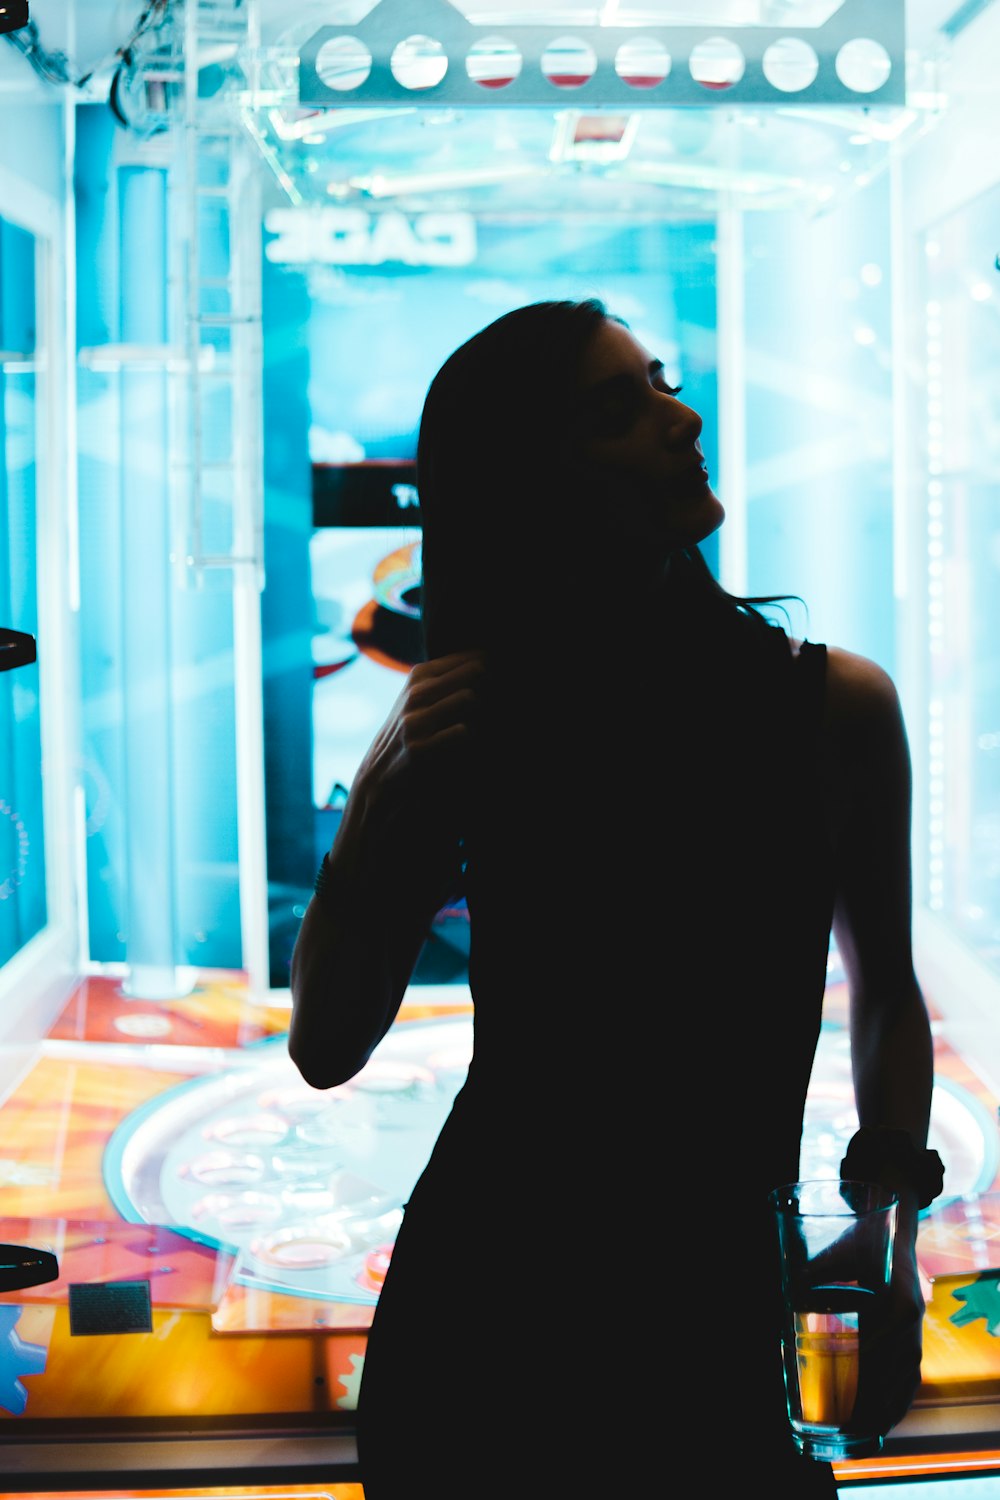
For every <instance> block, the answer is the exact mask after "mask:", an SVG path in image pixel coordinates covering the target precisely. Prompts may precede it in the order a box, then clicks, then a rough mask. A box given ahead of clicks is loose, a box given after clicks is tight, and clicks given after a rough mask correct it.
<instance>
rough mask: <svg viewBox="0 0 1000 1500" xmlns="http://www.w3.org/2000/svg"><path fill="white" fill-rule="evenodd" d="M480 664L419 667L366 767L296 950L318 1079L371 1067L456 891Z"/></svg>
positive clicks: (312, 1069) (296, 1036)
mask: <svg viewBox="0 0 1000 1500" xmlns="http://www.w3.org/2000/svg"><path fill="white" fill-rule="evenodd" d="M482 672H483V654H482V652H479V651H461V652H455V653H453V654H452V655H450V656H442V657H439V658H436V659H435V660H433V661H430V662H424V663H421V664H420V665H419V666H416V667H414V668H413V669H412V670H411V671H410V672H409V673H408V675H407V678H406V681H405V683H404V685H403V689H402V691H401V692H400V694H399V697H398V698H397V699H396V702H395V704H394V705H393V708H392V712H391V713H390V714H389V717H388V718H387V719H386V721H385V723H384V724H383V726H382V728H381V729H380V730H379V732H378V734H377V735H376V736H375V739H374V740H373V742H372V744H371V746H370V747H369V749H368V751H367V753H366V755H365V757H364V759H363V760H362V762H361V765H360V767H359V768H358V772H357V775H356V776H355V778H354V782H353V784H352V786H351V791H350V794H349V796H348V799H347V804H346V806H345V808H344V815H343V818H342V820H341V824H340V827H339V829H338V831H337V836H336V838H335V839H334V842H333V847H332V849H331V850H330V852H329V854H328V855H327V856H326V866H327V868H326V871H325V874H324V879H323V887H324V889H323V890H322V892H321V893H318V894H317V895H314V896H313V898H312V900H311V901H310V902H309V905H308V907H307V908H306V912H305V916H304V917H303V919H302V926H301V928H300V929H299V934H298V937H297V939H296V942H295V947H294V950H293V952H292V962H291V992H292V1020H291V1026H290V1028H289V1036H288V1051H289V1055H290V1057H291V1058H292V1061H293V1062H294V1063H295V1065H296V1067H297V1068H298V1070H299V1072H300V1073H301V1074H302V1076H303V1078H304V1079H305V1080H306V1082H307V1083H310V1084H312V1085H313V1087H315V1088H330V1087H332V1086H333V1085H334V1084H338V1083H343V1082H345V1081H346V1080H347V1079H348V1078H353V1076H354V1075H355V1074H356V1073H357V1072H359V1071H360V1069H361V1068H363V1067H364V1065H365V1063H366V1062H367V1061H368V1058H369V1057H370V1056H371V1054H372V1052H373V1050H374V1048H375V1047H376V1046H377V1044H378V1043H379V1042H380V1041H381V1039H382V1037H383V1036H384V1035H385V1033H386V1032H387V1031H388V1029H389V1027H390V1026H391V1025H392V1022H393V1020H394V1019H395V1016H396V1012H397V1011H398V1009H399V1006H400V1002H401V1001H402V998H403V995H404V993H405V991H406V987H407V985H408V984H409V982H410V976H411V975H412V973H413V968H414V965H415V964H416V961H417V958H418V957H419V954H420V949H421V947H422V946H423V943H424V941H425V939H426V937H427V934H428V931H429V928H430V924H431V922H432V920H433V918H434V915H435V913H436V912H437V911H438V910H439V909H440V907H441V906H442V905H443V903H444V902H445V901H446V900H447V899H448V897H449V896H450V895H453V894H454V893H455V890H456V886H457V881H458V876H459V869H460V840H461V838H462V836H463V833H464V831H465V818H466V809H467V793H468V788H469V771H470V762H471V755H472V748H473V741H474V725H475V718H476V708H477V703H478V699H479V693H480V687H481V682H482Z"/></svg>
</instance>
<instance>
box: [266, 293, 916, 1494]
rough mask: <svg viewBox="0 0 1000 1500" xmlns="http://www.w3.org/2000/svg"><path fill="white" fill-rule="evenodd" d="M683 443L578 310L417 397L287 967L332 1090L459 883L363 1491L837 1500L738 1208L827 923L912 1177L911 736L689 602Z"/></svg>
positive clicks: (900, 1279) (383, 1299)
mask: <svg viewBox="0 0 1000 1500" xmlns="http://www.w3.org/2000/svg"><path fill="white" fill-rule="evenodd" d="M701 426H702V424H701V419H700V417H699V416H698V415H697V414H696V413H695V412H694V411H693V410H692V409H691V408H690V407H688V406H686V405H685V404H684V403H683V402H682V401H681V400H680V399H679V392H678V390H676V389H674V388H672V387H671V386H670V385H669V384H668V383H667V380H666V378H665V372H664V368H663V365H662V364H661V363H660V361H659V360H658V359H657V358H656V357H655V351H650V350H647V349H645V348H644V347H643V346H642V345H641V344H640V343H639V342H638V341H637V340H636V338H635V337H634V336H633V335H632V333H631V332H630V330H629V329H628V327H627V326H626V325H625V324H624V323H623V322H622V321H621V320H619V319H617V318H615V317H613V316H611V315H610V314H609V313H608V312H607V311H606V309H605V308H604V306H603V305H602V304H601V303H599V302H596V301H583V302H579V303H570V302H549V303H540V304H536V305H533V306H528V307H524V308H521V309H518V310H517V311H515V312H512V313H509V314H507V315H506V316H504V317H501V318H499V319H498V320H496V321H495V322H494V323H492V324H491V325H490V326H488V327H487V328H485V329H484V330H483V331H482V332H481V333H479V334H477V335H476V336H475V337H474V338H472V339H470V340H469V341H468V342H467V343H466V344H464V345H463V346H462V347H461V348H460V349H458V350H457V351H456V352H455V353H454V354H453V355H452V356H451V357H450V358H449V359H448V360H447V361H446V363H445V364H444V366H443V367H442V369H441V370H440V371H439V373H438V374H437V376H436V377H435V379H434V381H433V383H432V384H431V387H430V390H429V392H428V395H427V399H426V403H425V406H424V411H423V415H422V421H421V428H420V437H419V450H418V476H417V477H418V487H419V493H420V505H421V516H422V524H423V623H424V631H425V642H426V657H427V659H426V661H425V662H423V663H421V664H420V665H418V666H416V667H415V668H414V669H413V670H412V671H411V672H410V673H409V675H408V676H407V678H406V681H405V684H404V686H403V689H402V692H401V693H400V695H399V698H398V700H397V702H396V705H395V707H394V708H393V711H392V713H391V714H390V716H389V718H388V720H387V721H386V723H385V725H384V727H383V728H382V730H381V731H380V732H379V734H378V736H377V737H376V739H375V741H374V743H373V744H372V746H371V748H370V749H369V751H368V753H367V755H366V756H365V758H364V760H363V762H362V764H361V767H360V768H359V771H358V773H357V776H356V778H355V781H354V784H353V786H352V788H351V793H350V797H349V799H348V803H347V807H346V809H345V814H344V818H343V821H342V824H341V827H340V830H339V832H338V834H337V837H336V839H335V842H334V846H333V848H332V850H331V851H330V853H329V854H328V856H327V858H326V859H325V860H324V864H323V868H322V871H321V875H320V877H319V881H318V888H317V894H316V895H315V896H314V898H313V899H312V901H311V902H310V904H309V907H308V909H307V911H306V914H305V918H304V920H303V923H302V928H301V933H300V935H299V938H298V941H297V944H296V947H295V952H294V956H293V963H292V975H291V988H292V999H293V1014H292V1026H291V1032H290V1037H289V1048H290V1052H291V1055H292V1057H293V1058H294V1060H295V1062H296V1064H297V1066H298V1067H299V1069H300V1071H301V1072H302V1074H303V1076H304V1077H305V1078H306V1079H307V1080H308V1081H309V1082H310V1083H311V1084H313V1085H315V1086H317V1087H321V1088H325V1087H329V1086H332V1085H335V1084H339V1083H342V1082H344V1081H346V1080H347V1079H350V1078H351V1077H352V1076H353V1075H354V1074H355V1073H357V1072H358V1070H359V1069H361V1068H362V1067H363V1066H364V1064H365V1063H366V1061H367V1060H368V1058H369V1056H370V1055H371V1052H372V1050H373V1048H374V1047H375V1046H376V1045H377V1044H378V1042H379V1041H380V1040H381V1038H382V1037H383V1036H384V1035H385V1033H386V1031H387V1030H388V1028H389V1026H390V1025H391V1024H392V1021H393V1018H394V1017H395V1015H396V1012H397V1009H398V1007H399V1004H400V1001H401V999H402V997H403V994H404V991H405V989H406V987H407V984H408V981H409V979H410V976H411V973H412V971H413V968H414V964H415V962H416V959H417V956H418V954H419V951H420V948H421V945H422V944H423V942H424V939H425V938H426V936H427V934H428V930H429V927H430V924H431V922H432V920H433V917H434V915H435V913H436V912H437V911H438V910H439V909H440V908H441V907H442V906H443V905H444V904H445V903H446V902H447V901H448V900H450V899H452V898H454V897H455V895H456V894H458V893H459V892H464V894H465V895H466V897H467V900H468V909H469V916H470V922H471V953H470V984H471V989H472V996H473V1000H474V1007H475V1020H474V1038H475V1041H474V1056H473V1060H472V1063H471V1065H470V1068H469V1072H468V1077H467V1081H466V1082H465V1084H464V1086H463V1087H462V1089H461V1090H460V1092H459V1094H458V1096H457V1098H456V1099H455V1103H454V1106H453V1108H452V1111H451V1113H450V1116H449V1118H448V1119H447V1121H446V1123H445V1125H444V1127H443V1129H442V1131H441V1134H440V1136H439V1138H438V1140H437V1142H436V1144H435V1146H434V1148H433V1151H432V1154H431V1156H430V1159H429V1161H428V1163H427V1166H426V1168H425V1170H424V1171H423V1173H422V1175H421V1176H420V1178H419V1181H418V1182H417V1184H416V1186H415V1187H414V1189H413V1192H412V1194H411V1196H410V1199H409V1203H408V1205H407V1208H406V1211H405V1215H404V1221H403V1224H402V1227H401V1229H400V1232H399V1236H398V1238H397V1241H396V1244H395V1248H394V1251H393V1255H392V1260H391V1265H390V1268H389V1272H388V1275H387V1278H386V1281H385V1285H384V1288H383V1291H382V1293H381V1296H380V1299H379V1303H378V1306H377V1309H376V1312H375V1318H374V1324H373V1327H372V1329H371V1333H370V1337H369V1341H368V1346H367V1353H366V1359H365V1366H364V1372H363V1378H362V1385H361V1394H360V1400H359V1410H358V1443H359V1454H360V1458H361V1464H362V1472H363V1479H364V1484H365V1494H366V1500H386V1497H389V1500H402V1497H404V1496H409V1495H417V1494H424V1493H426V1494H433V1495H435V1496H440V1497H452V1496H454V1497H458V1496H462V1497H463V1500H467V1497H477V1496H479V1495H486V1494H490V1495H493V1494H502V1493H508V1492H509V1493H510V1494H511V1495H514V1494H516V1495H518V1496H532V1497H534V1496H546V1497H550V1496H556V1495H558V1496H569V1495H577V1494H579V1495H583V1494H584V1493H586V1494H595V1495H596V1494H609V1495H610V1494H614V1495H616V1496H624V1495H637V1496H638V1495H644V1494H648V1493H650V1485H651V1484H653V1485H655V1486H656V1487H657V1488H659V1487H660V1486H661V1485H662V1484H663V1483H665V1482H666V1479H667V1476H668V1475H669V1474H670V1472H671V1471H673V1470H674V1469H675V1466H678V1465H680V1466H681V1467H682V1468H683V1469H684V1470H685V1471H688V1470H689V1469H690V1467H691V1466H693V1468H694V1472H695V1473H696V1474H698V1475H699V1478H698V1480H697V1483H698V1484H699V1485H701V1484H702V1483H704V1485H705V1486H706V1488H707V1489H708V1488H710V1489H711V1492H712V1493H717V1494H723V1495H727V1496H729V1495H737V1494H740V1493H743V1489H744V1486H746V1488H747V1489H748V1490H749V1489H752V1490H753V1492H754V1493H756V1492H757V1491H758V1489H763V1491H764V1492H765V1493H767V1494H769V1495H788V1496H792V1495H813V1494H816V1495H832V1494H834V1493H835V1489H834V1482H833V1475H832V1470H831V1469H830V1468H829V1466H828V1465H825V1464H818V1463H815V1462H813V1461H811V1460H806V1459H803V1458H801V1457H799V1455H798V1454H797V1452H796V1451H795V1449H794V1447H793V1444H792V1440H791V1436H790V1430H789V1425H788V1419H787V1413H786V1409H785V1402H784V1394H783V1387H782V1377H781V1368H780V1355H779V1334H778V1321H777V1312H778V1309H777V1273H778V1258H777V1251H776V1248H775V1242H774V1238H773V1231H772V1227H771V1223H770V1219H769V1209H768V1203H767V1195H768V1193H769V1191H770V1190H771V1189H772V1188H773V1187H775V1186H777V1185H778V1184H780V1183H784V1182H788V1181H791V1180H794V1179H795V1178H796V1177H797V1175H798V1172H799V1149H800V1137H801V1131H802V1120H803V1108H804V1104H805V1100H806V1091H807V1088H808V1084H809V1078H810V1070H811V1067H812V1062H813V1055H814V1049H815V1046H816V1041H817V1037H818V1033H819V1025H820V1017H821V1007H822V1002H823V995H824V989H825V984H826V974H827V959H828V949H829V944H830V935H831V928H832V929H833V930H834V931H835V936H836V941H837V946H838V950H839V953H840V956H841V958H842V961H843V964H844V967H845V970H846V973H847V977H848V981H849V991H850V1003H851V1042H852V1049H853V1065H854V1077H855V1086H856V1095H857V1108H858V1114H859V1119H860V1122H861V1124H862V1125H864V1126H866V1127H877V1131H876V1137H875V1139H877V1140H882V1139H883V1138H884V1140H885V1141H886V1142H888V1143H893V1142H895V1143H896V1145H897V1146H898V1144H899V1142H900V1141H901V1140H902V1141H903V1142H904V1143H906V1144H908V1150H909V1151H910V1152H911V1153H912V1156H913V1161H914V1162H915V1163H917V1164H918V1165H919V1162H920V1160H921V1151H922V1148H923V1147H924V1145H925V1140H926V1132H927V1126H928V1116H929V1109H930V1100H931V1086H932V1051H931V1040H930V1031H929V1026H928V1018H927V1012H926V1008H925V1004H924V1000H923V997H922V994H921V991H920V988H919V985H918V983H917V980H916V978H915V976H914V971H913V964H912V955H911V938H910V924H911V909H910V846H909V840H910V770H909V760H908V750H907V744H906V736H905V730H904V726H903V721H902V716H901V712H900V706H899V701H898V698H897V695H896V691H895V689H894V687H893V684H892V682H891V680H890V678H889V677H888V676H887V675H886V674H885V672H884V671H882V670H881V668H879V667H878V666H876V665H875V664H874V663H873V662H871V661H868V660H866V659H865V658H863V657H860V656H857V655H853V654H851V653H849V652H846V651H842V650H838V649H836V648H833V647H830V648H827V647H825V646H822V645H816V644H811V643H808V642H798V641H796V640H792V639H790V638H789V636H788V634H787V633H786V632H785V631H784V630H783V629H782V628H781V627H780V626H779V625H777V624H775V623H772V622H771V621H769V620H768V619H767V617H766V616H765V615H764V614H763V613H761V612H760V611H759V610H757V609H755V608H754V604H761V603H764V602H766V601H764V600H760V599H758V600H740V599H736V598H734V597H732V596H730V595H728V594H727V593H725V592H724V591H723V590H722V589H721V588H720V587H719V586H718V585H717V583H716V582H715V580H714V578H713V577H712V575H711V572H710V570H709V569H708V567H707V565H706V563H705V562H704V560H703V558H702V556H701V554H700V552H699V550H698V544H699V543H700V542H701V541H703V540H704V538H706V537H707V536H709V535H710V534H711V533H712V532H714V531H715V530H716V529H717V528H718V527H719V525H720V524H721V523H722V521H723V519H724V512H723V508H722V506H721V504H720V503H719V500H718V499H717V497H716V496H715V494H714V493H713V491H712V488H711V485H710V482H709V476H708V474H707V472H706V468H705V462H704V457H703V454H702V449H701V446H700V443H699V434H700V432H701ZM802 503H803V504H807V503H808V496H807V495H805V494H804V495H803V500H802ZM893 1131H898V1132H902V1133H903V1134H902V1135H894V1134H892V1132H893ZM883 1154H884V1157H885V1161H884V1173H883V1175H884V1177H885V1178H886V1180H887V1181H888V1182H889V1184H890V1185H892V1186H893V1187H895V1188H897V1190H898V1191H899V1192H900V1195H901V1204H902V1209H901V1213H902V1217H901V1227H900V1233H899V1239H898V1243H897V1254H896V1263H895V1274H894V1285H893V1298H892V1316H891V1319H890V1321H889V1322H888V1323H887V1325H886V1328H885V1330H884V1332H883V1333H882V1334H881V1336H880V1337H879V1339H878V1340H876V1345H875V1347H874V1351H873V1352H872V1353H871V1355H870V1357H869V1360H868V1368H869V1369H870V1370H872V1371H877V1378H875V1376H874V1375H873V1376H872V1378H871V1383H870V1385H869V1386H868V1387H867V1388H866V1390H865V1391H864V1392H863V1394H862V1398H861V1399H862V1401H863V1402H864V1403H865V1404H866V1405H867V1406H868V1408H869V1409H870V1411H871V1413H872V1414H873V1419H874V1420H877V1421H878V1422H880V1423H881V1425H882V1428H883V1430H887V1429H888V1427H889V1426H891V1425H892V1424H894V1423H895V1422H896V1421H898V1420H899V1419H900V1418H901V1417H902V1415H903V1414H904V1413H905V1411H906V1409H907V1407H908V1405H909V1403H910V1401H911V1400H912V1397H913V1395H914V1392H915V1390H916V1387H917V1384H918V1381H919V1366H920V1352H921V1318H922V1312H923V1301H922V1298H921V1293H920V1287H919V1282H918V1278H917V1274H916V1262H915V1254H914V1242H915V1236H916V1224H917V1212H918V1206H919V1202H920V1199H921V1189H920V1187H919V1184H918V1183H917V1180H916V1178H917V1173H916V1168H913V1170H912V1171H911V1163H910V1161H909V1160H908V1159H907V1156H906V1154H905V1153H902V1152H900V1151H899V1150H896V1151H895V1152H893V1151H889V1150H888V1149H887V1150H886V1152H885V1153H883ZM882 1165H883V1164H882V1162H881V1159H880V1163H879V1168H880V1170H881V1167H882ZM652 1476H656V1477H655V1478H653V1477H652ZM664 1492H666V1491H664Z"/></svg>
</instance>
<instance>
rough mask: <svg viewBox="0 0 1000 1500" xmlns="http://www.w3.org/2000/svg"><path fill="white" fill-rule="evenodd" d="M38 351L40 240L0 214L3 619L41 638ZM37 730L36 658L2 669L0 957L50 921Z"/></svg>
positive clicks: (0, 576) (0, 584)
mask: <svg viewBox="0 0 1000 1500" xmlns="http://www.w3.org/2000/svg"><path fill="white" fill-rule="evenodd" d="M34 356H35V240H34V237H33V236H32V235H30V234H28V233H27V232H26V231H25V230H23V229H20V228H18V227H17V226H16V225H13V224H8V223H5V222H4V221H3V220H0V434H2V454H3V458H2V463H0V626H2V627H5V628H7V629H13V630H19V631H23V632H24V633H26V634H28V635H31V636H34V637H35V638H36V640H37V636H38V575H37V493H36V483H37V478H36V463H37V432H36V415H37V413H36V388H35V385H36V382H35V367H34ZM43 648H44V642H43V643H40V645H39V648H38V649H43ZM41 740H42V735H41V712H40V706H39V686H38V665H37V663H34V662H33V663H30V664H29V665H26V666H20V667H17V668H15V669H13V670H12V671H9V672H4V673H3V674H0V964H4V963H6V962H7V961H8V959H10V958H11V957H12V956H13V955H14V954H15V953H17V952H18V950H19V949H20V948H23V947H24V945H25V943H27V942H28V941H29V939H30V938H32V937H34V936H35V935H36V933H39V932H40V931H41V930H42V928H43V927H44V926H45V924H46V921H47V909H46V899H45V852H44V838H43V821H42V749H41Z"/></svg>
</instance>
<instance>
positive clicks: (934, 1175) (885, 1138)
mask: <svg viewBox="0 0 1000 1500" xmlns="http://www.w3.org/2000/svg"><path fill="white" fill-rule="evenodd" d="M886 1172H888V1173H889V1174H890V1175H891V1174H893V1173H894V1174H895V1175H896V1176H897V1177H899V1178H901V1179H902V1180H903V1181H904V1182H906V1183H908V1184H909V1186H910V1187H912V1188H913V1190H914V1192H915V1193H916V1195H917V1205H918V1207H919V1208H927V1207H928V1206H929V1204H931V1203H933V1201H934V1199H935V1198H936V1197H937V1196H938V1195H939V1193H940V1192H941V1191H942V1189H943V1188H944V1163H943V1162H942V1160H941V1158H940V1156H939V1155H938V1153H937V1152H936V1151H931V1150H922V1149H921V1148H919V1147H917V1146H915V1145H914V1144H913V1138H912V1137H911V1135H910V1134H909V1132H908V1131H906V1130H892V1129H890V1128H889V1127H888V1126H874V1125H862V1127H861V1129H860V1130H858V1131H857V1132H856V1133H855V1134H854V1135H853V1136H852V1137H851V1139H850V1142H849V1143H848V1147H847V1154H846V1155H845V1156H844V1159H843V1161H842V1162H841V1163H840V1175H841V1177H846V1178H854V1179H856V1180H858V1181H860V1182H879V1181H881V1179H882V1175H883V1173H886ZM890 1185H891V1184H890Z"/></svg>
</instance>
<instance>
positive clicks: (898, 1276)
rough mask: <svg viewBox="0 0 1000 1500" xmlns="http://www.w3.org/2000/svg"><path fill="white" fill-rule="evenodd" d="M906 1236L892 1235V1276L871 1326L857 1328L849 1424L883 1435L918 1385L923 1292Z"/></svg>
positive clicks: (905, 1408) (900, 1415)
mask: <svg viewBox="0 0 1000 1500" xmlns="http://www.w3.org/2000/svg"><path fill="white" fill-rule="evenodd" d="M909 1238H910V1237H909V1236H907V1235H901V1236H900V1237H899V1238H897V1243H896V1250H895V1254H894V1256H893V1271H892V1281H891V1283H890V1286H889V1290H888V1293H887V1295H886V1298H885V1301H884V1303H883V1305H882V1307H881V1308H880V1309H879V1310H878V1311H877V1312H876V1314H875V1317H874V1318H873V1319H872V1325H871V1326H868V1327H865V1326H864V1325H862V1330H861V1347H860V1368H859V1382H858V1399H857V1403H856V1406H855V1411H854V1417H853V1419H852V1422H851V1426H852V1427H856V1428H857V1430H858V1431H866V1432H879V1433H881V1434H882V1435H883V1436H885V1434H886V1433H888V1432H889V1431H890V1429H891V1428H893V1427H895V1426H896V1424H897V1423H899V1422H901V1421H902V1420H903V1418H904V1417H905V1416H906V1413H907V1412H908V1411H909V1409H910V1406H911V1404H912V1402H913V1398H914V1397H915V1396H916V1394H917V1391H918V1389H919V1387H920V1359H921V1353H922V1348H923V1318H924V1295H923V1291H922V1289H921V1286H920V1275H919V1272H918V1270H917V1260H916V1255H915V1253H914V1250H913V1248H912V1246H911V1244H909V1243H907V1241H908V1240H909Z"/></svg>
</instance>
